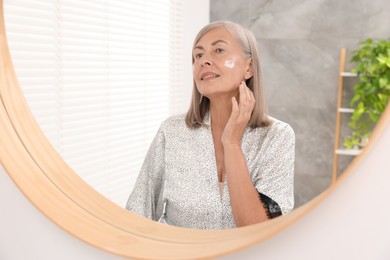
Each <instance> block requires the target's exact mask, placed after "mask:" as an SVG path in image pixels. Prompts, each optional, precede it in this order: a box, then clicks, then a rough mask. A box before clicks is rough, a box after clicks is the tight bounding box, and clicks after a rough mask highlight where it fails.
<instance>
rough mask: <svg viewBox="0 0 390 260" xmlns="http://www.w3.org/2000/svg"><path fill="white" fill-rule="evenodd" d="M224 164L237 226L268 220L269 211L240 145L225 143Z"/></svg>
mask: <svg viewBox="0 0 390 260" xmlns="http://www.w3.org/2000/svg"><path fill="white" fill-rule="evenodd" d="M224 164H225V171H226V178H227V183H228V189H229V195H230V203H231V207H232V212H233V217H234V220H235V223H236V226H237V227H242V226H247V225H251V224H256V223H259V222H262V221H264V220H267V219H268V217H267V213H266V210H265V208H264V206H263V203H262V202H261V201H260V198H259V194H258V192H257V190H256V188H255V187H254V185H253V183H252V180H251V178H250V175H249V173H248V167H247V165H246V161H245V157H244V154H243V152H242V150H241V147H240V145H237V144H225V145H224Z"/></svg>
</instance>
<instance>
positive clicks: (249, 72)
mask: <svg viewBox="0 0 390 260" xmlns="http://www.w3.org/2000/svg"><path fill="white" fill-rule="evenodd" d="M246 63H247V64H246V66H247V67H246V70H245V74H244V79H245V80H247V79H250V78H252V76H253V66H252V59H248V60H247V62H246Z"/></svg>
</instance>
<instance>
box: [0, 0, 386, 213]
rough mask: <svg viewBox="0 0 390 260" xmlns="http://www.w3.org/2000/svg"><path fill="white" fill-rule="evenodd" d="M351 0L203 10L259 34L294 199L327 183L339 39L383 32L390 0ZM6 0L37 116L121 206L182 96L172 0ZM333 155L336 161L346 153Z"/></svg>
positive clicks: (345, 41) (342, 43) (68, 156)
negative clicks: (136, 1)
mask: <svg viewBox="0 0 390 260" xmlns="http://www.w3.org/2000/svg"><path fill="white" fill-rule="evenodd" d="M168 2H169V3H168ZM359 2H361V4H356V5H354V6H349V5H347V6H346V5H345V3H342V2H341V1H339V2H337V3H333V4H332V5H329V4H327V1H325V0H323V1H316V2H313V1H309V0H305V1H298V0H297V1H290V2H289V3H288V4H285V5H283V6H280V5H279V4H277V3H276V2H272V1H271V2H270V1H263V0H256V1H248V3H245V4H242V3H241V2H240V1H233V0H228V1H220V0H211V1H210V9H211V20H212V21H213V20H221V19H223V20H232V21H235V22H238V23H240V24H242V25H244V26H246V27H248V28H250V29H251V31H253V32H254V34H255V36H256V38H257V41H258V43H259V47H260V56H261V63H262V73H263V79H264V87H265V91H266V97H267V100H268V105H269V110H270V114H271V115H272V116H274V117H276V118H279V119H281V120H283V121H285V122H287V123H289V124H290V125H291V126H292V128H293V129H294V130H295V134H296V167H295V206H296V207H297V206H300V205H302V204H303V203H305V202H307V201H308V200H310V199H311V198H313V197H314V196H316V195H317V194H319V193H320V192H321V191H322V190H324V189H325V188H326V187H327V186H329V184H330V182H331V172H332V156H333V142H334V128H335V113H336V112H335V108H336V100H337V77H338V75H337V73H338V66H339V64H338V63H339V56H338V55H339V50H340V48H341V47H346V48H347V50H348V51H349V50H351V49H353V48H354V47H355V46H356V44H357V42H358V41H359V40H361V39H364V38H367V37H372V38H384V37H386V36H387V35H389V34H390V32H389V30H390V28H389V27H388V26H386V23H383V21H386V20H387V16H386V12H384V10H388V8H389V3H383V1H370V2H369V3H368V2H367V1H365V0H361V1H359ZM167 6H169V8H168V7H167ZM4 7H5V19H6V27H7V35H8V40H9V47H10V50H11V54H12V58H13V62H14V65H15V69H16V72H17V75H18V79H19V81H20V85H21V87H22V88H23V90H24V93H25V96H26V99H27V101H28V103H29V105H30V107H31V109H32V112H33V114H34V115H35V116H36V119H37V121H38V122H39V124H40V125H41V127H42V128H43V130H44V132H45V133H46V135H47V136H48V138H49V139H50V141H51V143H52V144H53V145H54V146H55V147H56V149H57V150H58V151H59V152H60V154H61V155H62V156H63V157H64V158H65V160H66V161H67V162H68V163H69V164H70V165H71V167H72V168H73V169H74V170H75V171H76V172H78V173H79V174H80V176H81V177H82V178H84V179H85V180H86V181H87V182H88V183H89V184H91V185H92V186H93V187H94V188H95V189H97V190H98V191H100V192H101V193H102V194H104V195H105V196H107V197H108V198H110V199H111V200H112V201H114V202H115V203H117V204H119V205H121V206H123V205H124V204H125V202H126V200H127V198H128V195H129V193H130V191H131V189H132V186H133V185H134V182H135V178H136V176H137V174H138V172H139V169H140V168H141V164H142V161H143V159H144V156H145V154H146V151H147V149H148V146H149V145H150V142H151V140H152V139H153V136H154V135H155V133H156V131H157V129H158V126H159V125H160V123H161V122H162V121H163V120H164V119H165V118H167V117H168V116H169V115H172V114H178V113H182V112H185V111H186V109H187V107H188V102H189V98H188V99H187V98H182V97H186V95H187V96H188V94H186V93H187V92H188V93H190V91H191V79H190V78H189V77H187V78H186V77H184V78H183V77H181V75H184V74H183V73H182V71H183V68H185V67H186V66H189V67H190V66H191V64H190V63H189V55H190V53H187V52H184V51H183V50H182V49H181V48H182V44H181V43H182V42H181V40H182V39H183V37H184V36H183V35H184V34H185V33H184V32H187V28H182V27H181V23H180V21H181V18H180V10H181V9H180V3H173V2H172V1H168V0H167V2H166V3H163V2H162V1H147V3H142V4H140V5H139V6H132V4H130V3H119V2H118V1H115V2H114V1H108V2H107V3H104V4H101V3H97V2H94V1H88V2H83V3H74V2H72V3H71V2H70V1H69V2H67V1H61V3H58V2H56V3H54V2H50V1H48V2H44V3H43V2H34V3H32V2H31V1H22V2H17V1H11V0H5V1H4ZM363 7H364V8H363ZM79 8H80V9H79ZM155 8H159V9H158V10H157V9H155ZM386 8H387V9H386ZM168 9H169V11H168ZM149 11H150V12H151V14H149V13H148V12H149ZM167 12H169V15H167V14H166V13H167ZM194 15H195V14H194ZM197 15H198V14H197ZM34 17H35V18H34ZM143 17H146V18H147V19H146V20H144V21H139V20H137V21H138V22H137V21H136V19H141V18H143ZM362 17H366V18H368V19H362ZM126 19H135V20H133V21H132V22H131V21H128V20H126ZM350 21H355V22H354V23H351V22H350ZM167 23H169V26H168V25H167ZM156 29H157V30H156ZM156 31H157V32H156ZM174 35H176V36H174ZM157 36H161V38H157ZM187 36H188V35H187ZM188 37H192V38H193V37H194V36H188ZM191 40H192V39H191ZM172 46H174V47H172ZM60 51H61V52H60ZM348 55H349V53H348ZM348 55H347V57H348ZM179 57H182V59H180V58H179ZM187 57H188V58H187ZM182 60H188V64H187V63H185V62H182ZM167 65H168V66H167ZM349 69H350V64H348V63H347V68H346V70H349ZM145 75H147V76H145ZM156 82H158V83H156ZM155 86H157V88H156V87H155ZM159 90H161V92H158V91H159ZM167 91H168V92H167ZM166 93H169V96H164V95H165V94H166ZM133 98H134V99H133ZM172 100H173V101H174V102H172ZM157 101H162V104H161V105H160V102H157ZM140 107H143V108H142V109H141V110H139V109H140ZM144 119H147V120H144ZM105 126H107V128H104V127H105ZM109 133H111V134H112V136H111V137H108V136H109V135H108V134H109ZM135 147H137V148H135ZM342 159H343V160H346V162H342V163H341V164H342V167H341V168H344V167H345V166H346V165H347V163H348V161H349V160H351V159H352V158H348V157H343V158H342ZM341 170H342V169H340V171H341Z"/></svg>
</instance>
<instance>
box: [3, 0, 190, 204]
mask: <svg viewBox="0 0 390 260" xmlns="http://www.w3.org/2000/svg"><path fill="white" fill-rule="evenodd" d="M4 10H5V24H6V29H7V37H8V42H9V47H10V52H11V56H12V59H13V63H14V67H15V70H16V74H17V77H18V80H19V83H20V85H21V87H22V89H23V92H24V94H25V97H26V99H27V101H28V104H29V106H30V108H31V110H32V113H33V114H34V116H35V118H36V120H37V121H38V123H39V125H40V126H41V128H42V130H43V131H44V133H45V134H46V136H47V137H48V139H49V141H50V142H51V143H52V145H53V146H54V147H55V148H56V150H57V151H58V152H59V153H60V154H61V155H62V157H63V158H64V160H65V161H66V162H67V163H68V164H69V165H70V166H71V167H72V168H73V169H74V170H75V171H76V172H77V173H78V174H79V175H80V177H81V178H83V179H84V180H85V181H86V182H87V183H88V184H90V185H91V186H92V187H94V188H95V189H96V190H97V191H99V192H100V193H102V194H103V195H105V196H106V197H107V198H109V199H110V200H112V201H113V202H115V203H117V204H119V205H121V206H124V205H125V203H126V200H127V198H128V196H129V194H130V192H131V190H132V188H133V186H134V183H135V180H136V177H137V175H138V173H139V170H140V168H141V165H142V162H143V160H144V157H145V155H146V152H147V150H148V147H149V145H150V143H151V141H152V139H153V137H154V135H155V134H156V132H157V130H158V127H159V125H160V124H161V122H162V121H163V120H164V119H166V118H167V117H168V116H169V115H172V114H176V113H178V112H180V111H179V109H180V107H182V103H181V102H184V101H183V100H182V98H181V94H180V93H182V91H181V90H180V89H181V88H182V87H183V86H182V85H183V82H182V80H181V78H180V77H179V75H181V69H182V64H181V60H182V59H181V58H180V57H181V55H182V50H181V46H182V43H181V41H182V37H183V31H182V28H181V19H182V12H181V10H182V8H181V5H180V2H179V1H178V0H149V1H141V0H137V1H125V0H116V1H115V0H105V1H99V0H93V1H90V0H88V1H86V0H85V1H80V0H77V1H76V0H73V1H72V0H57V1H55V0H46V1H42V0H40V1H16V0H5V1H4Z"/></svg>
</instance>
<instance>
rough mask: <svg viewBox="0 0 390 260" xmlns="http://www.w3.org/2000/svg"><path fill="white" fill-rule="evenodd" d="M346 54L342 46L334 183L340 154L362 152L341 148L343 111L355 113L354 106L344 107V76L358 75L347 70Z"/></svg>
mask: <svg viewBox="0 0 390 260" xmlns="http://www.w3.org/2000/svg"><path fill="white" fill-rule="evenodd" d="M345 56H346V50H345V48H342V49H341V51H340V74H339V88H338V98H337V110H336V111H337V113H336V133H335V143H334V154H333V176H332V184H333V183H335V182H336V180H337V175H338V168H339V156H340V155H345V156H357V155H359V154H360V153H361V150H359V149H341V148H340V128H341V115H342V114H343V113H353V111H354V109H353V108H346V107H342V101H343V93H344V78H346V77H356V76H357V75H356V74H355V73H352V72H345Z"/></svg>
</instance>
